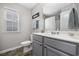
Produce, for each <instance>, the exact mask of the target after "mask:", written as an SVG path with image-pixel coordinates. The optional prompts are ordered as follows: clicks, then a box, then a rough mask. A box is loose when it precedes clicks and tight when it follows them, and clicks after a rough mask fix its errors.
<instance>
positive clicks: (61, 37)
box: [33, 33, 79, 43]
mask: <svg viewBox="0 0 79 59" xmlns="http://www.w3.org/2000/svg"><path fill="white" fill-rule="evenodd" d="M33 34H35V35H41V36H45V37H50V38H56V39H58V40H64V41H69V42H74V43H79V36H75V35H74V36H69V35H68V34H58V35H57V34H50V33H33Z"/></svg>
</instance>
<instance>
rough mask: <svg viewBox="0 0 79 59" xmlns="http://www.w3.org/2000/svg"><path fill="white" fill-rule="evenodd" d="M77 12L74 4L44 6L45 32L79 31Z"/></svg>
mask: <svg viewBox="0 0 79 59" xmlns="http://www.w3.org/2000/svg"><path fill="white" fill-rule="evenodd" d="M77 11H78V9H77V6H76V5H75V4H74V3H73V4H72V3H70V4H66V3H65V4H62V3H60V4H53V3H52V4H46V5H44V7H43V14H44V16H45V17H44V20H45V22H44V23H45V31H49V32H52V31H77V30H78V29H79V20H78V12H77Z"/></svg>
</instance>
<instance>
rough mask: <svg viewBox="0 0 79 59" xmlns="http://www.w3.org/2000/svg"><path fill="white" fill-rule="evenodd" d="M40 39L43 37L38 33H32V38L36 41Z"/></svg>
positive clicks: (40, 40)
mask: <svg viewBox="0 0 79 59" xmlns="http://www.w3.org/2000/svg"><path fill="white" fill-rule="evenodd" d="M42 39H43V37H42V36H40V35H33V40H36V41H39V42H41V43H42Z"/></svg>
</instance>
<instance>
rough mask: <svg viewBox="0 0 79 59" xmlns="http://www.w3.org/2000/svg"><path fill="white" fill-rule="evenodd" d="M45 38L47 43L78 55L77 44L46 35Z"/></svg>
mask: <svg viewBox="0 0 79 59" xmlns="http://www.w3.org/2000/svg"><path fill="white" fill-rule="evenodd" d="M44 39H45V41H44V43H45V44H47V45H50V46H52V47H54V48H56V49H59V50H61V51H64V52H66V53H68V54H70V55H76V46H77V45H76V44H73V43H69V42H64V41H59V40H57V39H52V38H47V37H45V38H44Z"/></svg>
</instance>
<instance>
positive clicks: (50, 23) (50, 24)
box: [45, 16, 56, 32]
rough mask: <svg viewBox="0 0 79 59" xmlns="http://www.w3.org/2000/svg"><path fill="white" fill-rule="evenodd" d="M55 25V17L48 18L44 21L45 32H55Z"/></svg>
mask: <svg viewBox="0 0 79 59" xmlns="http://www.w3.org/2000/svg"><path fill="white" fill-rule="evenodd" d="M55 29H56V24H55V16H53V17H49V18H46V19H45V31H46V32H52V31H55Z"/></svg>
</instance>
